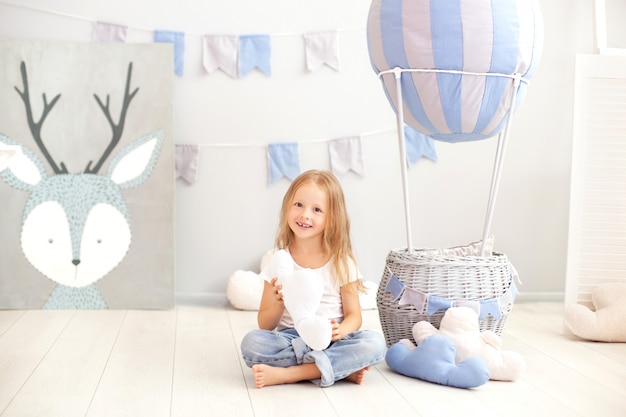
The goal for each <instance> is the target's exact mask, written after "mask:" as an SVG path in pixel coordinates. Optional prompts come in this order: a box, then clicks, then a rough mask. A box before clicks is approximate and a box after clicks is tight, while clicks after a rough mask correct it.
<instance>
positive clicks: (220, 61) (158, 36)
mask: <svg viewBox="0 0 626 417" xmlns="http://www.w3.org/2000/svg"><path fill="white" fill-rule="evenodd" d="M0 3H1V4H5V5H8V6H13V7H20V8H24V9H30V10H35V11H38V12H45V13H50V14H55V15H61V16H64V17H69V18H73V19H79V20H85V21H90V22H92V33H91V40H92V41H94V42H126V40H127V38H128V32H129V30H130V29H137V30H141V31H147V32H152V34H153V40H154V42H165V43H172V44H173V49H174V63H173V67H174V72H175V74H176V75H178V76H181V77H182V76H183V74H184V63H185V59H184V57H185V40H186V37H187V36H190V35H191V36H199V37H201V39H202V66H203V67H204V69H205V70H206V72H207V73H208V74H212V73H214V72H215V71H216V70H218V69H219V70H222V71H223V72H224V73H226V74H227V75H229V76H230V77H232V78H235V79H236V78H240V77H245V76H246V75H248V74H249V73H250V72H252V71H254V70H255V69H258V70H259V71H260V72H262V73H264V74H265V75H267V76H268V77H269V76H271V74H272V68H271V60H272V57H271V55H272V52H273V50H272V38H273V37H276V36H301V37H302V38H303V41H304V48H305V56H306V67H307V70H308V71H309V72H313V71H316V70H318V69H319V68H321V67H322V66H324V65H326V66H328V67H330V68H332V69H334V70H336V71H339V70H340V60H339V36H338V34H339V32H341V31H348V30H363V31H364V30H365V27H359V28H343V29H335V30H328V31H318V32H310V33H304V34H302V33H278V34H256V35H224V34H190V33H185V32H183V31H170V30H160V29H157V30H153V29H147V28H137V27H135V28H129V27H128V26H125V25H121V24H117V23H112V22H102V21H96V20H93V19H89V18H86V17H82V16H77V15H70V14H67V13H63V12H57V11H53V10H46V9H42V8H36V7H31V6H26V5H20V4H13V3H4V2H1V1H0ZM405 129H407V128H405ZM415 133H417V132H416V131H412V129H411V130H408V133H406V134H405V143H406V145H407V163H409V164H410V165H413V164H415V162H416V161H417V160H418V159H420V158H422V157H426V158H428V159H431V160H432V161H436V160H437V155H436V152H435V148H434V143H433V142H432V139H430V138H427V137H418V136H416V134H415ZM324 141H327V142H328V143H329V156H330V163H331V169H332V171H333V172H334V173H335V174H336V175H338V176H341V175H345V174H347V173H348V172H350V171H353V172H354V173H356V174H358V175H361V176H364V175H365V163H364V158H363V151H362V144H361V136H360V135H359V136H353V137H346V138H340V139H333V140H327V139H324ZM202 146H203V145H197V144H188V145H180V146H179V145H177V147H176V152H177V158H176V170H177V173H176V178H182V179H184V180H185V181H187V183H189V184H193V183H194V182H195V181H196V179H197V169H198V162H197V159H198V152H199V148H200V147H202ZM209 146H218V147H219V146H238V145H232V144H223V145H220V144H214V145H209ZM243 146H245V145H243ZM267 155H268V166H269V171H270V173H269V182H270V185H272V184H274V183H275V182H276V181H278V180H279V179H280V178H282V177H287V178H289V179H294V178H295V177H296V176H297V175H299V173H300V160H299V144H298V143H297V142H294V143H287V144H285V143H283V144H269V145H268V152H267ZM407 296H408V294H407Z"/></svg>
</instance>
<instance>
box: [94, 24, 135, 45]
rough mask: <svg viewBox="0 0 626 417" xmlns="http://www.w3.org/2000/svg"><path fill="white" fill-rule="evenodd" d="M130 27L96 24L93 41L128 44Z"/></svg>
mask: <svg viewBox="0 0 626 417" xmlns="http://www.w3.org/2000/svg"><path fill="white" fill-rule="evenodd" d="M127 34H128V27H127V26H122V25H116V24H114V23H106V22H94V24H93V28H92V31H91V40H93V41H95V42H126V35H127Z"/></svg>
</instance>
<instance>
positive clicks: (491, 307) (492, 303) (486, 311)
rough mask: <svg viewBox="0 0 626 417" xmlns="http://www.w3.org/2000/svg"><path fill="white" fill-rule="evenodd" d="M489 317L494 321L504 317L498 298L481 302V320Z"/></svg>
mask: <svg viewBox="0 0 626 417" xmlns="http://www.w3.org/2000/svg"><path fill="white" fill-rule="evenodd" d="M487 315H491V316H493V318H494V319H499V318H500V317H501V316H502V313H501V311H500V304H498V299H497V298H490V299H488V300H480V315H479V316H478V318H479V320H482V319H484V318H485V317H487Z"/></svg>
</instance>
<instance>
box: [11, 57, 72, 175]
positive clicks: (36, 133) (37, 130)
mask: <svg viewBox="0 0 626 417" xmlns="http://www.w3.org/2000/svg"><path fill="white" fill-rule="evenodd" d="M20 72H21V73H22V83H23V84H24V91H20V90H19V89H18V88H17V87H15V91H17V93H18V94H19V95H20V97H22V101H23V102H24V106H25V107H26V118H27V119H28V126H29V127H30V132H31V133H32V135H33V138H34V139H35V143H37V146H38V147H39V149H41V152H42V153H43V156H44V157H45V158H46V160H47V161H48V163H49V164H50V166H51V167H52V170H53V171H54V173H55V174H67V168H66V167H65V164H64V163H63V162H61V168H59V167H58V166H57V165H56V164H55V163H54V160H53V159H52V157H51V156H50V153H49V152H48V149H46V146H45V145H44V144H43V140H42V139H41V126H42V125H43V122H44V121H45V120H46V117H47V116H48V113H49V112H50V110H52V107H54V105H55V104H56V102H57V100H58V99H59V98H61V94H57V95H56V96H55V97H54V98H53V99H52V101H51V102H50V104H48V99H47V98H46V93H43V112H42V113H41V118H40V119H39V121H38V122H35V119H34V118H33V109H32V107H31V105H30V93H29V91H28V77H27V75H26V64H25V63H24V61H22V63H21V64H20Z"/></svg>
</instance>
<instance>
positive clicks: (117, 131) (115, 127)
mask: <svg viewBox="0 0 626 417" xmlns="http://www.w3.org/2000/svg"><path fill="white" fill-rule="evenodd" d="M132 71H133V63H132V62H130V63H129V64H128V73H127V75H126V88H125V90H124V101H123V102H122V111H121V112H120V118H119V120H118V122H117V124H116V123H115V122H114V121H113V118H112V117H111V110H110V109H109V95H108V94H107V100H106V105H104V104H102V100H100V97H98V96H97V95H96V94H94V95H93V96H94V97H95V99H96V101H97V102H98V105H99V106H100V108H101V109H102V112H103V113H104V115H105V116H106V118H107V120H108V121H109V124H110V125H111V130H112V131H113V137H112V138H111V142H110V143H109V146H107V148H106V149H105V151H104V153H103V154H102V156H101V157H100V159H99V160H98V163H97V164H96V166H94V167H93V169H92V168H91V163H92V162H93V161H89V163H88V164H87V168H85V173H86V174H96V173H97V172H98V171H99V170H100V168H101V167H102V164H103V163H104V161H105V160H106V159H107V158H108V157H109V155H110V154H111V151H113V148H115V146H117V144H118V143H119V141H120V139H121V138H122V132H123V131H124V121H125V119H126V112H127V111H128V105H129V104H130V101H131V100H132V99H133V97H135V94H137V91H139V87H137V88H135V89H134V90H133V92H132V93H130V94H129V91H130V76H131V73H132Z"/></svg>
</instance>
